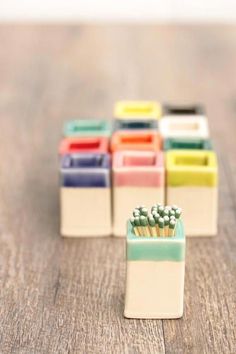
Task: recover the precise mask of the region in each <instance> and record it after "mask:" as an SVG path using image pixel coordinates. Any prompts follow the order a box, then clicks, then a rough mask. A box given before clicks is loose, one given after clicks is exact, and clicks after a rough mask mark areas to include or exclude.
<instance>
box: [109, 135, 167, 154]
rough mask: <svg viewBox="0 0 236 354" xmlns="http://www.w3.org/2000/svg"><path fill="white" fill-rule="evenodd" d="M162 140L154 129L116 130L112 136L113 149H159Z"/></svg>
mask: <svg viewBox="0 0 236 354" xmlns="http://www.w3.org/2000/svg"><path fill="white" fill-rule="evenodd" d="M161 145H162V140H161V137H160V135H159V134H158V133H157V132H153V131H131V130H119V131H116V132H115V133H114V134H113V136H112V138H111V151H112V152H114V151H118V150H140V151H159V150H160V149H161Z"/></svg>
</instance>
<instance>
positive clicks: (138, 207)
mask: <svg viewBox="0 0 236 354" xmlns="http://www.w3.org/2000/svg"><path fill="white" fill-rule="evenodd" d="M143 208H146V207H145V205H139V206H137V207H136V209H138V210H141V209H143Z"/></svg>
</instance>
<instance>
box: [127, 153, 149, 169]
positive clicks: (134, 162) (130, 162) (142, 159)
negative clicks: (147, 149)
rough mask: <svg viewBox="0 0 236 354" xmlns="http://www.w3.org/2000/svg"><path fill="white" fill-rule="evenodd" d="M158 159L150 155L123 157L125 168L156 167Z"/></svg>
mask: <svg viewBox="0 0 236 354" xmlns="http://www.w3.org/2000/svg"><path fill="white" fill-rule="evenodd" d="M155 165H156V157H155V155H154V154H150V155H145V156H143V155H126V156H124V157H123V166H125V167H126V166H131V167H132V166H133V167H138V166H155Z"/></svg>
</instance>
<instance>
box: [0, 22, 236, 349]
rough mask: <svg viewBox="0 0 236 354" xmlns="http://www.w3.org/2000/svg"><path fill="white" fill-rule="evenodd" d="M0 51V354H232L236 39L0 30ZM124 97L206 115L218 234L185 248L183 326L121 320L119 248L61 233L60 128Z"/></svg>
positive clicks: (198, 31)
mask: <svg viewBox="0 0 236 354" xmlns="http://www.w3.org/2000/svg"><path fill="white" fill-rule="evenodd" d="M0 43H1V50H0V78H1V79H0V132H1V138H0V240H1V241H0V342H1V345H0V346H1V353H86V354H87V353H171V354H172V353H191V354H192V353H197V354H200V353H217V354H218V353H220V354H221V353H235V352H236V347H235V343H236V333H235V327H236V312H235V309H236V307H235V298H236V295H235V294H236V286H235V283H236V232H235V227H236V217H235V213H236V177H235V175H236V149H235V146H236V145H235V144H236V27H230V26H202V27H200V26H199V27H198V26H115V25H114V26H85V25H83V26H65V25H61V26H49V25H43V26H35V25H34V26H33V25H32V26H31V25H30V26H23V25H14V26H13V25H12V26H10V25H8V26H7V25H2V26H0ZM122 98H124V99H156V100H160V101H172V102H173V101H175V102H203V103H204V104H206V106H207V109H208V113H209V120H210V128H211V133H212V137H213V139H214V143H215V148H216V149H217V151H218V156H219V164H220V202H219V209H220V220H219V234H218V236H217V237H216V238H214V239H210V238H205V239H188V245H187V262H186V283H185V312H184V317H183V319H180V320H165V321H152V320H128V319H124V318H123V307H124V280H125V262H124V240H120V239H115V238H109V239H107V238H106V239H93V240H90V239H89V240H78V239H62V238H61V237H60V235H59V203H58V195H59V193H58V158H57V147H58V142H59V140H60V136H61V128H62V124H63V121H64V120H65V119H70V118H72V117H83V118H84V117H90V116H92V117H98V118H103V117H105V118H107V119H111V116H112V108H113V104H114V102H115V101H116V100H119V99H122ZM173 296H174V294H173Z"/></svg>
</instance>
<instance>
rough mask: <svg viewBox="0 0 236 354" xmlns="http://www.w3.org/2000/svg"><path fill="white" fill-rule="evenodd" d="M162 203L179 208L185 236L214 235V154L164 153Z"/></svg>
mask: <svg viewBox="0 0 236 354" xmlns="http://www.w3.org/2000/svg"><path fill="white" fill-rule="evenodd" d="M166 185H167V190H166V198H167V200H166V203H167V204H169V205H172V204H177V205H181V207H182V209H183V215H184V221H185V232H186V235H187V236H213V235H216V233H217V214H218V166H217V157H216V154H215V152H214V151H206V150H169V151H167V152H166Z"/></svg>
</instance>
